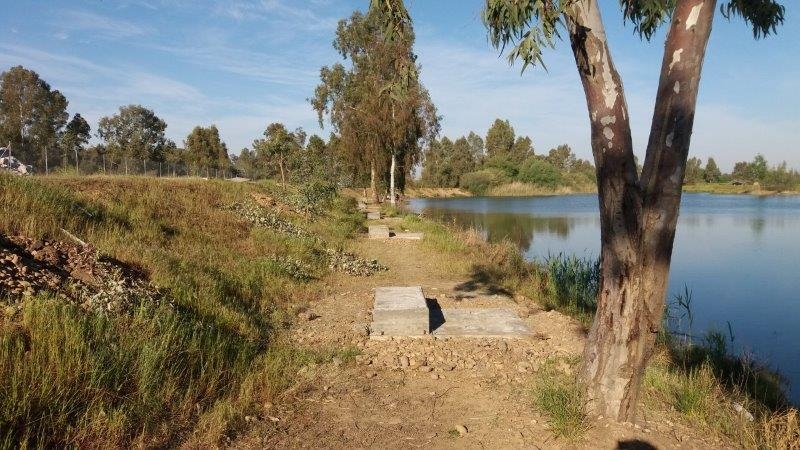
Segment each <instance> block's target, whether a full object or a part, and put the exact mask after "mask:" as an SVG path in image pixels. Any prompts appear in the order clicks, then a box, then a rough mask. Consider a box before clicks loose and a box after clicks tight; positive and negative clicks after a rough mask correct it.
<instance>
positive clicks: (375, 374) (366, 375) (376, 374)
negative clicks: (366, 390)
mask: <svg viewBox="0 0 800 450" xmlns="http://www.w3.org/2000/svg"><path fill="white" fill-rule="evenodd" d="M377 376H378V372H367V373H366V374H365V375H364V377H366V378H375V377H377Z"/></svg>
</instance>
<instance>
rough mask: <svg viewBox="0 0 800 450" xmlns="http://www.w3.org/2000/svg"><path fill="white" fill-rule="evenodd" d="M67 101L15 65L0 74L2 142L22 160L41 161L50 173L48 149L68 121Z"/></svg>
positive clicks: (37, 77)
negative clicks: (9, 145)
mask: <svg viewBox="0 0 800 450" xmlns="http://www.w3.org/2000/svg"><path fill="white" fill-rule="evenodd" d="M67 103H68V102H67V99H66V98H65V97H64V96H63V95H62V94H61V92H59V91H58V90H53V89H52V88H51V87H50V85H49V84H48V83H47V82H46V81H44V80H42V79H41V78H40V77H39V74H37V73H36V72H34V71H33V70H29V69H26V68H24V67H22V66H15V67H12V68H10V69H9V70H7V71H5V72H3V73H2V74H0V143H2V144H1V145H6V144H11V147H12V149H13V150H14V152H15V153H16V154H17V156H19V157H20V159H22V160H23V161H27V162H29V163H31V164H33V163H34V162H38V161H41V162H42V163H43V165H44V168H45V172H49V170H50V167H49V161H48V156H49V150H50V148H55V147H56V145H57V143H58V135H59V132H60V131H61V129H62V128H63V127H64V125H65V124H66V123H67V119H69V115H68V114H67Z"/></svg>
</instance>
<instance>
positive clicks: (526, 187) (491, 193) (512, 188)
mask: <svg viewBox="0 0 800 450" xmlns="http://www.w3.org/2000/svg"><path fill="white" fill-rule="evenodd" d="M683 192H688V193H704V194H718V195H754V196H761V197H767V196H779V195H800V191H797V190H791V191H776V190H770V189H765V188H761V187H759V186H758V185H753V184H742V185H735V184H729V183H697V184H687V185H685V186H683ZM596 193H597V190H596V189H595V188H594V187H592V188H591V189H585V188H584V189H575V188H571V187H567V186H562V187H559V188H557V189H552V188H545V187H541V186H536V185H533V184H526V183H516V182H515V183H509V184H505V185H500V186H497V187H494V188H492V189H489V190H488V191H487V192H486V194H484V195H482V196H486V197H530V196H556V195H575V194H596ZM405 196H406V198H455V197H478V196H477V195H474V194H472V193H471V192H469V191H467V190H465V189H460V188H437V187H413V188H408V189H406V192H405Z"/></svg>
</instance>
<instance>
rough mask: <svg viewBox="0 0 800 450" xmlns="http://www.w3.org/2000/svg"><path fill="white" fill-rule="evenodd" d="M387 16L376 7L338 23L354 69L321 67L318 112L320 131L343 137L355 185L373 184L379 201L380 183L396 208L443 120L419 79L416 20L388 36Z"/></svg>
mask: <svg viewBox="0 0 800 450" xmlns="http://www.w3.org/2000/svg"><path fill="white" fill-rule="evenodd" d="M386 15H387V13H385V12H383V11H381V10H380V9H377V8H371V9H370V10H369V11H368V12H367V13H366V14H364V13H361V12H360V11H356V12H354V13H353V14H352V15H351V16H350V18H349V19H342V20H340V21H339V25H338V27H337V30H336V38H335V40H334V42H333V47H334V48H335V49H336V51H337V52H338V53H339V54H340V55H341V57H342V58H343V59H344V60H345V61H346V62H347V63H348V64H349V67H345V66H344V65H343V64H342V63H336V64H334V65H333V66H331V67H327V66H325V67H322V68H321V69H320V84H319V85H318V86H317V88H316V89H315V91H314V97H313V98H312V99H311V105H312V106H313V108H314V110H316V112H317V114H318V116H319V123H320V126H322V125H323V119H324V118H325V117H326V116H327V117H328V118H329V120H330V123H331V125H332V126H333V129H334V131H336V133H338V135H339V137H338V142H339V146H338V148H337V150H338V154H339V157H340V159H341V161H342V163H343V164H342V165H343V166H344V167H346V168H347V171H348V172H349V173H351V174H352V175H353V178H354V180H353V181H354V183H353V185H363V184H362V183H367V182H368V183H369V186H370V189H371V191H372V198H373V200H374V201H376V202H377V201H378V200H379V198H380V196H379V184H385V185H388V190H389V191H390V198H391V203H392V204H394V203H395V196H394V193H395V187H397V188H399V189H400V190H403V189H404V187H405V184H406V178H407V177H409V176H410V175H411V172H412V170H413V169H414V166H415V165H416V164H417V163H418V162H419V160H420V158H421V155H422V148H423V146H424V145H425V144H426V143H428V142H430V141H431V140H432V139H433V138H434V137H435V136H436V135H437V134H438V132H439V116H438V114H437V112H436V107H435V106H434V105H433V102H432V101H431V98H430V95H429V93H428V91H427V90H426V89H425V87H424V86H423V85H422V82H421V81H420V80H419V76H418V75H419V70H420V67H419V65H418V64H417V63H416V55H415V54H414V52H413V46H414V40H415V36H414V32H413V30H412V29H411V23H410V21H408V22H406V23H404V24H403V26H400V27H397V28H396V29H392V28H388V29H387V28H386V27H383V26H382V24H383V21H384V20H385V18H386ZM387 177H388V179H387Z"/></svg>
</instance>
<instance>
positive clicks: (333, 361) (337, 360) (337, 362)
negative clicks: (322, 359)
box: [331, 357, 342, 367]
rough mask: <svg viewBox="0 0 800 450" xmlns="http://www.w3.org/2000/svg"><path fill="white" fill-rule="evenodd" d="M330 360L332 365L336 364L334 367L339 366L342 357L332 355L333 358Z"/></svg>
mask: <svg viewBox="0 0 800 450" xmlns="http://www.w3.org/2000/svg"><path fill="white" fill-rule="evenodd" d="M331 362H332V363H333V365H334V366H336V367H339V366H341V365H342V358H339V357H334V358H333V359H332V360H331Z"/></svg>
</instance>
